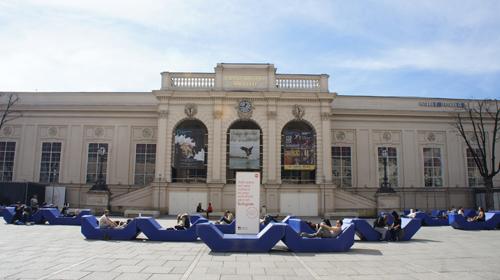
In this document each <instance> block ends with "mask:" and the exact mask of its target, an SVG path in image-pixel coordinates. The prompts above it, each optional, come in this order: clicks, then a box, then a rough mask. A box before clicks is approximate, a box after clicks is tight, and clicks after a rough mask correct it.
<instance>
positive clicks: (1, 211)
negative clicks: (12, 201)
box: [0, 206, 5, 216]
mask: <svg viewBox="0 0 500 280" xmlns="http://www.w3.org/2000/svg"><path fill="white" fill-rule="evenodd" d="M4 209H5V207H3V206H0V216H3V210H4Z"/></svg>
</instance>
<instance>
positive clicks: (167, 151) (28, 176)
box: [0, 63, 500, 216]
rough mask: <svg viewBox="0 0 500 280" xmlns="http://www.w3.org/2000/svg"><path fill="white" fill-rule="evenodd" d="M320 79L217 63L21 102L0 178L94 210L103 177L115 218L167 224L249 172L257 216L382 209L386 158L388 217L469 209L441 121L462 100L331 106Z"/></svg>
mask: <svg viewBox="0 0 500 280" xmlns="http://www.w3.org/2000/svg"><path fill="white" fill-rule="evenodd" d="M328 80H329V76H328V75H325V74H321V75H310V74H307V75H303V74H278V73H276V68H275V67H274V65H272V64H228V63H220V64H217V66H216V67H215V71H214V73H173V72H163V73H161V88H160V89H158V90H153V91H151V92H19V93H17V94H18V96H19V98H20V103H19V104H17V106H16V109H17V110H19V111H21V112H22V117H21V118H18V119H16V120H14V121H12V122H9V123H8V124H7V125H6V126H4V127H3V129H2V130H1V131H0V144H1V146H0V165H1V166H0V167H1V168H2V170H3V173H2V174H1V178H0V181H3V182H8V181H13V182H25V181H29V182H42V183H45V184H47V185H58V186H65V187H66V200H67V201H68V202H69V203H70V204H71V205H72V206H74V207H95V206H96V205H97V204H99V202H98V201H95V198H93V197H92V196H91V195H90V194H91V192H89V189H90V188H91V186H92V185H93V184H94V183H95V181H96V180H97V179H98V176H99V172H100V171H102V174H103V177H104V179H105V181H106V183H107V184H108V187H109V189H110V191H111V195H110V198H109V206H110V207H111V208H112V209H113V210H114V211H124V210H125V209H151V210H161V212H162V213H170V214H176V213H178V212H180V211H190V212H192V211H194V208H195V206H196V204H197V203H198V202H202V204H203V205H207V203H208V202H211V203H212V205H213V207H214V208H215V210H216V211H222V210H223V209H234V208H235V186H234V179H235V174H236V172H238V171H258V172H260V173H261V174H262V176H261V180H262V182H261V205H262V206H265V208H266V210H267V211H268V212H280V213H294V214H296V215H305V216H314V215H321V214H323V213H325V212H327V213H329V212H342V211H344V212H346V211H355V212H358V213H359V214H360V215H369V214H372V213H374V212H375V211H376V210H377V209H380V208H384V207H382V206H381V205H380V201H379V200H378V194H377V190H378V188H379V187H380V185H381V183H382V180H383V174H384V161H385V162H386V164H387V176H388V181H389V183H390V184H391V187H392V188H393V189H395V190H396V193H395V194H393V196H395V197H396V200H393V201H392V203H395V205H397V206H396V207H399V208H419V209H434V208H447V207H450V206H452V205H454V206H459V205H462V206H465V207H472V206H474V205H475V203H476V202H475V201H474V195H473V189H474V187H475V186H477V185H480V184H481V178H480V177H479V174H478V172H477V169H476V168H475V166H474V164H473V161H471V160H470V158H469V157H468V153H467V149H466V146H465V145H464V143H463V142H462V140H461V138H460V136H459V135H458V134H457V132H456V131H455V129H454V127H453V125H452V124H453V121H454V116H453V114H454V112H456V110H459V109H461V108H462V107H463V104H464V102H467V100H452V99H436V98H413V97H375V96H343V95H338V94H336V93H333V92H329V90H328ZM99 150H104V151H105V153H104V154H103V155H99ZM497 152H498V151H497ZM497 157H500V152H498V155H497ZM499 183H500V178H498V176H497V178H496V185H498V184H499ZM496 199H497V200H498V198H496Z"/></svg>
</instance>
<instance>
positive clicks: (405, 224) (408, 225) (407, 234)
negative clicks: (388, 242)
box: [400, 218, 422, 241]
mask: <svg viewBox="0 0 500 280" xmlns="http://www.w3.org/2000/svg"><path fill="white" fill-rule="evenodd" d="M421 226H422V220H420V219H419V218H415V219H409V218H401V228H402V229H403V233H404V234H403V237H401V239H400V241H408V240H410V239H411V238H412V237H413V236H414V235H415V234H416V233H417V231H418V230H419V229H420V227H421Z"/></svg>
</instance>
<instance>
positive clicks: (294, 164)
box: [284, 130, 316, 170]
mask: <svg viewBox="0 0 500 280" xmlns="http://www.w3.org/2000/svg"><path fill="white" fill-rule="evenodd" d="M284 133H285V144H284V168H285V170H314V169H315V168H316V162H315V160H316V156H315V146H316V145H315V143H314V135H313V132H312V131H295V130H285V131H284Z"/></svg>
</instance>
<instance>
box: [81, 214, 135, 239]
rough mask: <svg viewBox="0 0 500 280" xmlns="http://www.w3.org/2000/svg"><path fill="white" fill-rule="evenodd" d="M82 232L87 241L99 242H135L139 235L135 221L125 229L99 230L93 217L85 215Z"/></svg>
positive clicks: (97, 223)
mask: <svg viewBox="0 0 500 280" xmlns="http://www.w3.org/2000/svg"><path fill="white" fill-rule="evenodd" d="M81 221H82V227H81V231H82V234H83V236H85V238H86V239H99V240H133V239H135V238H136V237H137V235H139V233H140V231H139V229H138V228H137V224H136V221H135V220H132V221H130V222H129V223H128V224H127V225H126V226H125V227H124V228H119V229H118V228H106V229H102V228H99V222H98V221H97V219H96V217H94V216H93V215H85V216H83V217H82V219H81Z"/></svg>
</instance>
